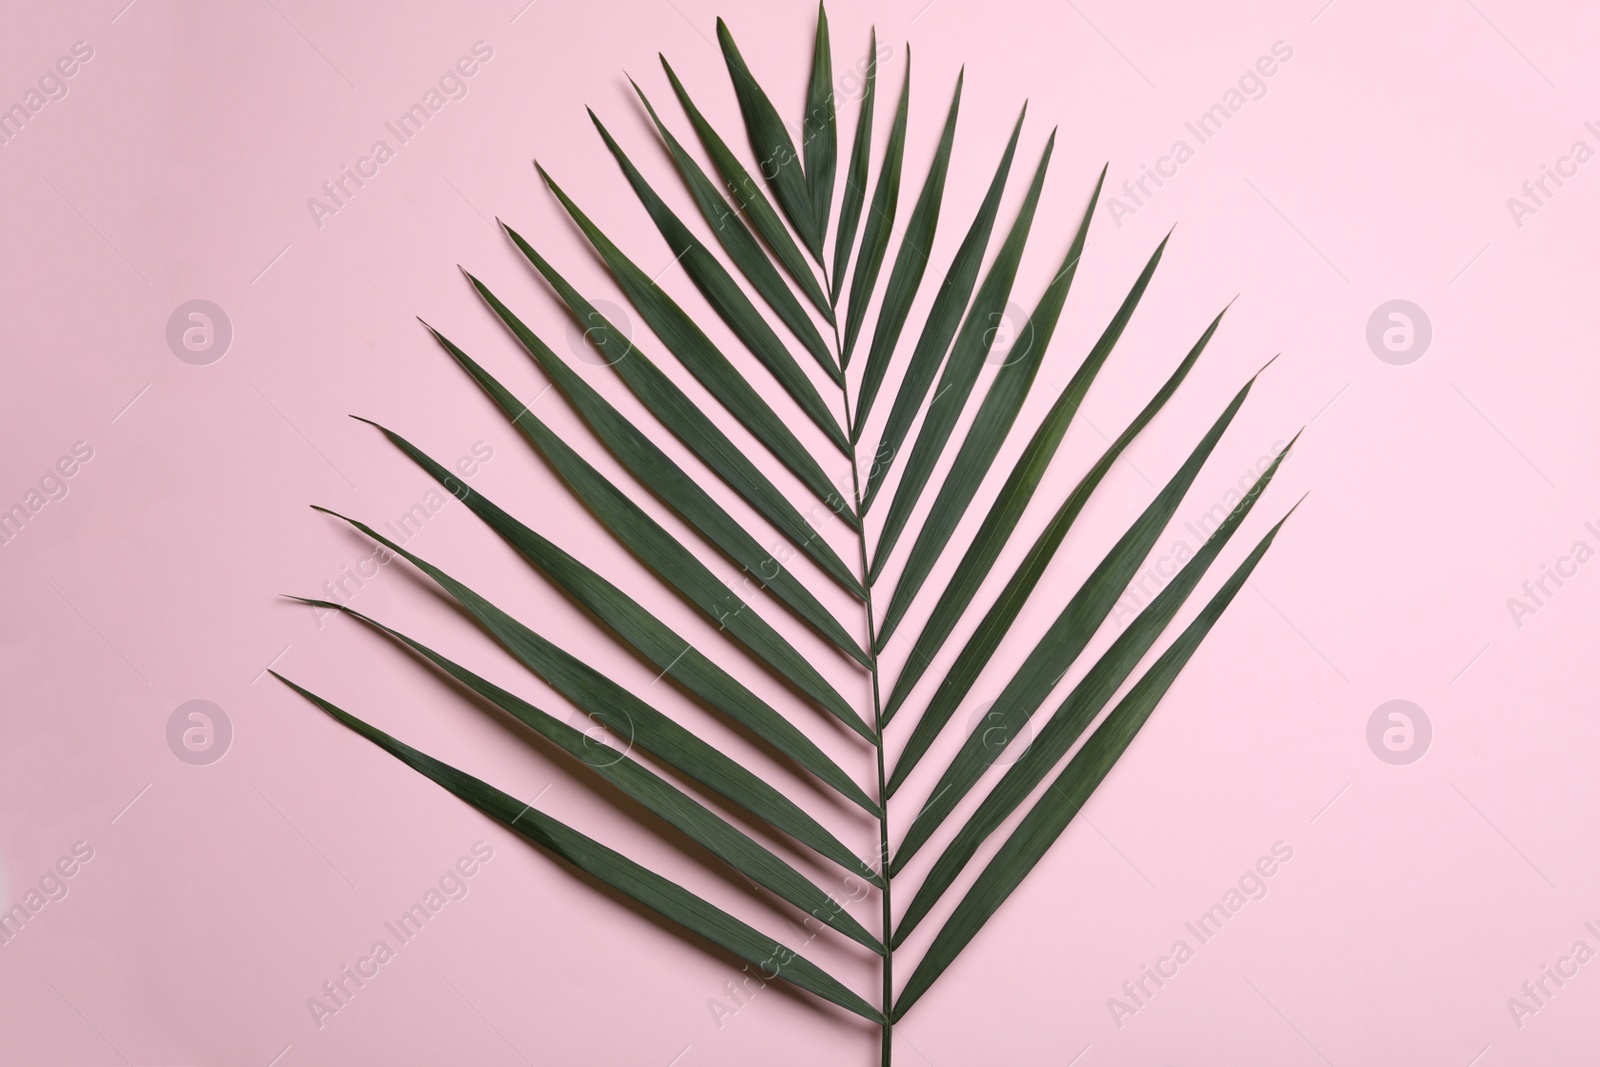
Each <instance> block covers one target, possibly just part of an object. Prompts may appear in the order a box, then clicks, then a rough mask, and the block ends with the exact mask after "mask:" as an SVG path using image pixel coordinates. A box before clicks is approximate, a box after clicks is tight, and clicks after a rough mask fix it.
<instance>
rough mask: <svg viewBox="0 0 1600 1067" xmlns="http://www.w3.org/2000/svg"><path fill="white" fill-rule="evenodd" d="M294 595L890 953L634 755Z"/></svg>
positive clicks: (337, 607) (398, 637)
mask: <svg viewBox="0 0 1600 1067" xmlns="http://www.w3.org/2000/svg"><path fill="white" fill-rule="evenodd" d="M294 599H296V600H300V601H302V602H303V603H306V604H310V605H312V606H313V607H318V608H322V609H324V610H327V611H341V612H344V613H345V614H346V615H349V616H350V617H352V618H354V619H358V620H360V621H361V622H363V623H365V624H366V625H368V626H370V627H372V628H373V629H375V630H377V631H379V632H380V633H383V634H385V635H386V636H388V637H390V638H392V639H393V640H395V641H398V642H401V643H402V644H404V645H406V646H407V647H409V648H411V649H412V650H413V651H415V652H416V653H417V654H418V655H421V656H423V657H425V658H426V659H428V660H429V661H430V662H432V663H433V664H434V665H435V666H437V667H438V668H439V669H440V670H442V671H444V672H445V673H446V674H448V675H449V676H450V677H452V678H454V679H455V680H456V681H457V682H459V683H461V684H462V685H463V686H465V687H466V688H468V689H470V690H472V691H473V692H474V693H476V694H478V695H479V696H481V697H483V698H484V699H485V700H487V701H489V702H490V703H491V704H493V705H495V706H496V707H498V708H499V709H500V710H502V711H504V712H506V713H507V714H509V715H511V716H513V717H514V718H516V719H517V720H519V721H520V722H522V723H524V724H525V725H526V726H528V727H529V728H530V729H532V730H534V731H535V732H536V733H538V734H540V735H541V736H543V737H545V738H547V739H548V740H550V741H551V742H552V743H553V744H555V745H556V746H557V747H559V748H561V749H562V750H563V751H565V752H566V753H567V754H569V755H571V756H573V757H574V758H576V759H577V760H579V761H580V762H581V763H583V764H584V765H585V766H586V767H588V768H590V769H591V770H592V771H594V773H595V774H597V775H599V776H600V777H601V778H604V779H605V780H606V781H608V782H610V783H611V784H612V785H614V786H616V787H617V788H618V789H619V790H621V791H622V792H623V793H624V794H625V795H626V796H628V797H630V798H632V799H633V800H635V801H638V802H639V804H641V805H643V806H644V807H645V808H646V809H648V810H649V811H650V812H652V813H653V814H655V815H656V816H657V817H658V818H660V819H661V820H663V821H664V822H666V823H668V824H669V825H671V826H674V827H676V828H677V829H679V830H681V831H683V833H684V834H686V835H688V836H689V837H690V838H691V839H693V840H694V841H696V842H698V843H699V844H700V845H702V846H703V847H705V848H706V849H707V850H709V851H710V852H712V853H713V854H715V855H716V856H717V858H718V859H720V860H722V861H723V862H724V863H726V864H728V866H730V867H732V868H733V869H734V870H736V871H738V872H740V873H741V874H743V875H745V876H747V877H748V878H749V879H750V880H751V881H753V882H755V883H757V884H758V885H762V886H765V887H766V888H768V889H770V890H772V891H773V892H774V893H776V894H778V896H780V897H782V898H783V899H784V900H787V901H788V902H789V903H791V904H793V905H794V906H795V907H797V908H799V909H800V910H801V911H803V912H805V913H806V914H808V915H812V916H815V917H816V918H817V919H819V920H821V921H822V922H825V923H827V924H828V925H829V926H831V927H833V928H834V929H835V930H838V931H839V932H840V933H842V934H844V935H845V936H846V937H848V938H850V939H851V940H853V941H857V942H859V943H861V944H863V945H865V946H867V947H868V948H870V949H872V950H873V951H874V952H877V953H879V954H880V955H881V954H882V953H883V951H884V950H883V946H882V945H881V944H880V943H879V941H878V939H877V938H875V937H873V936H872V935H871V934H869V933H867V931H866V928H865V927H863V926H862V925H861V924H860V923H858V922H856V920H855V919H854V918H852V917H851V916H850V914H849V913H848V912H846V911H844V910H843V909H841V908H838V907H837V906H835V905H834V904H833V903H832V902H831V901H829V899H828V895H827V894H826V893H824V892H823V891H822V890H821V889H819V888H817V887H816V886H815V885H813V884H812V883H811V882H810V881H809V880H807V879H806V877H805V876H804V875H802V874H801V873H800V872H799V871H797V870H795V869H794V868H793V867H792V866H790V865H789V864H788V863H785V862H784V861H783V860H782V859H780V858H778V857H777V856H775V855H773V853H772V852H771V850H769V849H767V848H766V847H765V846H764V845H761V844H760V843H758V842H756V841H755V840H753V839H752V838H751V837H750V836H749V835H748V834H746V833H745V832H744V831H742V830H740V829H738V828H737V827H735V826H734V825H732V824H731V823H729V822H728V821H727V820H726V819H724V818H722V816H720V815H718V814H717V813H716V812H714V811H712V810H711V809H709V808H707V807H706V806H705V805H704V804H701V803H700V802H699V801H698V800H696V799H694V798H693V797H691V796H690V795H689V794H687V793H685V792H683V791H682V790H681V789H679V788H678V787H677V786H675V785H673V784H672V783H671V782H668V781H667V780H666V779H664V778H662V777H661V776H660V775H658V774H656V773H655V772H654V771H652V770H650V769H649V768H647V767H645V766H644V765H642V764H640V763H638V762H637V761H635V760H634V759H633V758H632V757H630V756H628V755H625V754H622V755H619V754H617V753H616V752H615V751H613V750H612V749H610V748H607V747H605V746H597V745H594V744H592V743H591V742H590V740H589V738H588V736H587V735H586V734H585V733H584V732H583V731H582V730H579V729H577V728H575V727H573V726H569V725H567V724H566V723H564V722H562V721H561V720H560V719H557V718H555V717H554V716H553V715H551V714H549V713H548V712H545V711H541V710H540V709H539V708H536V707H534V706H533V705H532V704H530V703H528V702H527V701H526V700H523V699H522V698H521V697H519V696H517V695H515V694H514V693H511V692H508V691H507V690H505V689H502V688H500V687H499V686H497V685H495V684H494V683H493V682H491V681H489V680H488V679H487V678H484V677H482V676H481V675H477V674H474V673H473V672H472V671H469V670H467V669H466V668H465V667H463V666H461V665H460V664H459V663H456V662H454V661H452V660H451V659H449V658H448V657H446V656H442V655H440V654H439V653H437V652H435V651H434V650H433V649H431V648H429V647H428V646H427V645H424V644H422V643H421V642H420V641H414V640H412V639H411V638H409V637H407V636H406V635H405V634H403V633H400V632H399V631H397V630H391V629H390V628H389V627H387V626H385V625H383V623H381V622H378V621H377V620H375V619H371V618H368V617H367V616H365V615H363V614H361V613H360V612H359V611H354V610H352V609H350V608H347V607H345V606H344V605H342V604H335V603H332V602H330V601H326V600H307V599H305V598H303V597H295V598H294ZM597 748H598V751H596V749H597Z"/></svg>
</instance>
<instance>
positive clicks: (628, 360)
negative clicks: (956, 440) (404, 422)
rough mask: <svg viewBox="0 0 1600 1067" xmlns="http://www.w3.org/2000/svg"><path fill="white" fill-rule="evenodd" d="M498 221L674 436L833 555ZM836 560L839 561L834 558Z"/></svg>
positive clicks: (798, 538) (743, 459) (707, 423)
mask: <svg viewBox="0 0 1600 1067" xmlns="http://www.w3.org/2000/svg"><path fill="white" fill-rule="evenodd" d="M501 226H502V227H503V228H504V229H505V231H506V234H507V235H508V236H509V237H510V238H511V240H512V242H513V243H515V244H516V246H517V248H518V249H519V250H520V251H521V252H522V254H523V255H524V256H526V257H527V258H528V262H530V263H532V264H533V265H534V267H535V268H536V269H537V270H538V271H539V273H540V274H542V275H543V276H544V279H545V281H547V282H549V283H550V286H551V288H553V289H554V290H555V291H556V293H557V295H559V296H560V297H561V299H562V302H563V303H565V304H566V305H567V307H568V308H570V309H571V311H572V313H573V315H574V316H576V317H577V319H578V322H579V323H580V324H581V325H583V326H584V327H585V328H586V332H587V333H588V335H589V337H590V338H591V339H593V340H595V341H596V342H597V344H598V345H599V346H600V347H602V348H604V347H605V345H606V344H607V343H611V344H615V345H617V346H618V347H620V348H621V349H622V355H620V356H618V357H617V358H616V359H614V360H612V361H611V363H610V367H611V369H612V370H613V371H615V372H616V373H617V375H618V376H619V377H620V378H622V380H623V381H624V382H626V383H627V385H628V388H629V389H631V390H632V391H633V394H634V395H635V396H637V397H638V398H639V401H640V402H641V403H642V404H644V406H645V407H647V408H649V409H650V413H651V414H653V415H654V416H655V417H656V418H658V419H660V420H661V422H662V423H663V424H664V425H665V426H666V427H667V429H669V430H671V431H672V434H673V436H674V437H676V438H677V439H678V440H680V441H682V442H683V443H684V444H685V445H687V446H688V448H689V450H690V451H691V452H693V453H694V454H695V455H696V456H699V457H700V459H701V461H703V462H704V463H705V464H706V466H708V467H710V468H711V469H712V470H714V471H716V472H717V475H718V476H719V477H720V478H721V479H722V480H723V481H725V482H727V483H728V486H729V487H730V488H731V489H733V491H734V492H736V493H738V494H739V495H740V496H741V497H743V498H744V499H745V500H746V501H748V502H749V503H750V505H751V506H752V507H754V508H755V509H756V510H757V511H759V512H760V513H761V514H762V516H763V517H764V518H765V519H766V520H767V521H768V522H770V523H772V525H774V526H776V527H777V528H778V529H779V530H781V531H783V534H784V536H785V537H787V538H789V540H790V541H791V542H793V543H794V544H795V545H798V546H801V547H802V549H804V550H805V551H806V554H807V555H812V550H811V549H809V548H806V547H805V546H807V545H810V544H811V543H812V542H816V543H817V551H819V552H824V553H826V554H829V555H831V554H832V549H829V548H828V547H827V545H826V544H825V543H823V542H822V541H821V535H819V534H818V533H817V531H816V530H815V529H813V528H812V526H811V524H810V523H809V522H807V521H806V520H805V519H803V518H801V516H800V512H799V511H797V510H796V509H795V506H794V505H793V504H791V503H789V500H788V498H787V497H785V496H784V495H783V494H782V493H781V492H779V491H778V489H777V487H776V486H774V485H773V484H772V483H771V482H770V481H768V480H767V477H766V475H764V474H762V473H761V471H760V470H758V469H757V468H756V465H755V463H753V462H752V461H751V460H750V459H749V457H747V456H746V455H745V454H744V453H743V452H740V451H739V449H738V447H737V446H735V445H734V443H733V442H732V441H730V440H728V435H727V434H725V433H723V432H722V430H721V429H719V428H718V427H717V424H716V423H715V422H713V421H711V419H710V418H709V417H707V416H706V414H705V412H703V411H701V410H700V408H699V405H697V404H695V403H694V401H692V400H690V399H689V398H688V397H687V396H685V395H684V393H683V390H682V389H679V388H678V387H677V386H676V385H674V384H673V382H672V379H670V378H668V377H667V376H666V375H665V374H663V373H662V372H661V370H660V368H658V367H657V366H656V365H655V364H654V363H652V362H651V361H650V360H649V358H648V357H646V356H645V355H644V353H643V352H641V351H639V349H638V348H636V347H634V346H633V345H632V344H631V343H630V342H629V341H628V339H627V337H626V336H625V335H624V334H623V333H622V332H621V331H620V330H617V329H616V328H615V327H614V326H612V325H611V323H609V322H607V321H606V318H605V316H604V315H602V314H600V312H599V311H598V310H596V308H595V306H594V305H593V304H591V303H589V301H588V300H586V299H584V297H583V295H582V294H580V293H579V292H578V291H577V290H576V289H574V288H573V287H572V286H571V285H569V284H567V280H566V279H565V278H563V277H562V276H561V275H560V274H558V273H557V272H556V270H555V268H554V267H552V266H551V265H550V264H549V263H547V262H545V259H544V257H543V256H541V255H539V253H537V252H535V251H534V250H533V246H531V245H529V244H528V242H527V241H524V240H523V239H522V235H521V234H519V233H517V231H515V230H513V229H512V228H511V227H509V226H506V225H505V224H504V223H501ZM469 277H470V275H469ZM828 509H829V510H830V511H831V512H832V513H833V514H835V515H838V516H839V517H840V518H842V519H843V520H844V521H845V522H846V523H848V524H849V525H850V527H851V528H852V529H860V528H861V524H860V520H859V519H857V518H856V515H855V513H854V512H853V511H851V510H850V508H849V507H848V506H847V505H846V504H845V502H844V500H843V498H839V499H837V500H835V501H831V502H828ZM812 558H814V559H815V558H816V556H815V555H812ZM835 560H836V561H837V557H835ZM819 562H820V561H819ZM822 566H823V567H824V569H827V570H829V572H830V573H834V576H835V577H836V578H837V577H839V575H838V574H837V573H836V572H835V571H834V570H833V568H831V567H829V566H828V565H827V564H822ZM838 566H839V567H840V568H843V566H844V565H843V564H842V563H839V564H838ZM840 580H843V579H842V578H841V579H840Z"/></svg>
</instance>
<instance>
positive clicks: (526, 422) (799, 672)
mask: <svg viewBox="0 0 1600 1067" xmlns="http://www.w3.org/2000/svg"><path fill="white" fill-rule="evenodd" d="M452 348H453V349H454V350H453V351H452V355H455V356H456V358H457V359H458V360H461V359H462V358H463V357H465V355H466V354H465V353H463V352H461V351H460V349H458V348H454V346H452ZM462 365H463V366H466V363H465V362H463V364H462ZM468 369H469V370H470V369H471V368H468ZM479 383H480V384H482V385H484V387H485V388H486V389H487V388H489V386H488V384H487V383H485V382H483V380H482V379H479ZM496 399H497V402H500V403H501V406H502V407H503V408H504V407H507V406H509V405H514V404H515V403H516V400H515V398H513V397H510V396H509V395H507V396H506V397H505V398H504V400H503V401H502V400H500V398H498V397H497V398H496ZM512 422H513V423H515V424H516V427H517V429H519V430H521V431H522V434H523V436H524V437H526V438H527V439H528V441H529V443H530V444H532V445H533V446H534V448H536V449H537V450H538V451H539V454H540V455H542V456H543V457H544V458H545V460H546V462H548V463H549V464H550V465H551V466H552V467H554V468H555V471H556V473H557V474H558V475H559V476H560V477H561V480H562V481H564V482H566V483H567V486H568V488H570V489H571V490H572V493H573V495H574V496H576V497H577V498H578V499H579V500H581V501H583V503H584V504H585V505H586V506H587V507H588V508H589V510H590V511H591V512H592V513H593V514H594V516H595V517H596V518H597V519H599V520H600V522H601V523H602V524H604V525H605V527H606V528H607V529H608V530H610V531H611V532H612V534H613V535H614V536H615V537H616V538H617V540H618V541H619V542H620V543H621V544H622V545H623V546H624V547H626V548H628V549H629V550H630V551H631V552H633V554H634V555H635V556H637V557H638V558H639V560H640V561H641V562H642V563H644V565H645V566H647V567H649V568H650V569H651V570H652V571H654V572H655V573H656V575H657V576H658V577H659V578H660V579H661V580H662V581H663V582H665V583H666V584H667V586H668V587H670V588H672V589H675V590H677V591H678V593H679V594H680V595H681V596H682V597H683V598H684V599H685V600H687V601H689V602H690V603H691V604H693V605H695V606H696V607H697V608H699V609H700V610H701V611H702V612H704V613H705V615H706V616H707V617H708V618H709V619H711V620H712V621H713V622H715V623H717V624H718V626H719V627H720V628H722V629H724V630H726V631H727V632H728V634H729V635H730V636H732V637H733V638H734V639H735V640H736V641H738V642H739V643H740V644H742V645H744V646H745V647H746V648H748V649H749V650H750V651H751V652H752V653H754V655H755V656H756V658H757V659H759V660H761V661H762V662H763V663H765V664H767V665H768V666H769V667H771V668H772V669H773V670H774V671H776V672H777V673H778V674H780V675H781V676H782V677H784V678H786V679H788V681H789V682H790V684H792V685H793V686H794V687H795V688H796V689H798V690H800V692H802V693H804V694H805V695H807V696H808V697H810V698H811V699H812V700H813V701H815V702H816V703H817V705H818V706H820V707H822V708H823V709H825V710H826V711H827V712H828V713H829V714H831V715H833V716H835V717H836V718H838V719H839V721H840V722H842V723H844V724H845V725H846V726H849V727H850V728H851V729H852V730H855V731H856V732H857V733H859V734H861V736H862V737H865V738H867V739H868V740H871V739H872V732H871V731H870V730H869V729H868V728H867V725H866V724H865V723H864V722H862V721H861V717H860V716H859V715H857V714H856V713H855V710H854V709H852V708H851V707H850V705H849V704H848V703H847V702H846V701H845V699H844V698H843V697H841V696H840V695H839V693H838V691H837V690H835V689H834V688H833V686H832V685H830V684H829V683H828V681H827V679H825V678H824V677H823V676H822V675H821V673H820V672H818V671H817V669H816V667H814V666H813V665H812V664H811V663H810V662H809V661H808V660H806V658H805V657H804V656H802V655H801V654H800V653H799V652H798V651H796V650H795V647H794V646H793V645H791V644H790V643H789V642H788V641H787V640H785V639H784V638H783V636H782V635H780V634H779V633H778V632H777V631H776V630H774V629H773V628H772V627H771V626H770V625H768V624H767V622H766V621H765V620H763V619H762V618H761V616H760V615H758V614H756V612H755V610H754V609H753V608H751V607H750V605H749V604H747V603H746V602H745V601H744V600H742V599H740V597H739V596H738V595H737V594H735V593H734V592H733V591H732V590H730V589H729V588H728V587H727V586H726V585H724V584H722V582H721V581H720V580H719V579H718V578H717V576H716V575H714V574H712V573H711V571H710V570H709V569H708V568H707V567H706V565H705V564H703V563H701V562H700V560H699V559H698V558H696V557H695V555H694V553H692V552H690V551H689V550H688V549H686V548H684V547H683V545H682V544H680V543H679V542H678V541H677V539H676V538H674V537H673V536H672V535H671V534H670V533H668V532H667V531H666V530H665V529H663V528H662V526H661V524H660V523H658V522H656V521H655V520H654V519H652V518H651V517H650V516H649V515H647V514H646V513H645V512H644V511H643V510H642V509H641V508H640V507H639V506H638V505H637V504H635V503H634V502H633V501H632V500H630V499H629V498H628V496H627V494H625V493H623V492H622V491H621V490H619V489H618V488H617V487H616V486H615V485H613V484H611V482H610V481H608V480H607V479H606V478H605V476H604V475H602V474H600V472H599V471H597V470H595V469H594V468H593V467H592V466H590V465H589V463H588V461H587V460H585V459H584V458H583V457H582V456H580V455H578V453H577V452H575V451H573V450H572V448H570V447H569V446H568V445H567V444H566V442H564V441H562V440H561V438H560V436H559V435H557V434H556V433H554V432H552V431H551V430H550V428H549V427H548V426H546V425H545V424H544V423H542V422H540V421H539V419H537V418H536V417H535V416H534V415H532V414H531V413H530V412H528V411H527V410H526V405H524V406H523V410H522V412H521V414H520V415H517V416H515V417H513V418H512Z"/></svg>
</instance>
